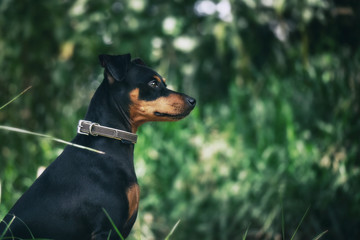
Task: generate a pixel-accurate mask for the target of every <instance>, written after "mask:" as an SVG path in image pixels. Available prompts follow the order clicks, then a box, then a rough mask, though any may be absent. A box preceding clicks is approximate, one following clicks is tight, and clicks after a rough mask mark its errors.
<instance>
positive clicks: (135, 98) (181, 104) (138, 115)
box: [130, 88, 187, 133]
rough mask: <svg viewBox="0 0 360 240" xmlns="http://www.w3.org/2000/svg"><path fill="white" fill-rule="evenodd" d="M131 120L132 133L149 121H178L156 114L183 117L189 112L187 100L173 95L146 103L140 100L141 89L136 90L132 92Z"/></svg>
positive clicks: (178, 95)
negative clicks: (156, 113)
mask: <svg viewBox="0 0 360 240" xmlns="http://www.w3.org/2000/svg"><path fill="white" fill-rule="evenodd" d="M130 100H131V104H130V119H131V123H132V132H134V133H135V132H136V131H137V128H138V127H139V126H140V125H141V124H143V123H145V122H149V121H177V120H180V118H174V117H171V116H156V115H155V112H158V113H162V114H168V115H182V114H184V112H185V111H187V104H186V102H185V99H184V98H183V97H182V96H181V95H180V94H176V93H171V94H170V95H169V96H166V97H159V98H158V99H155V100H154V101H145V100H140V99H139V89H138V88H136V89H134V90H132V91H131V92H130Z"/></svg>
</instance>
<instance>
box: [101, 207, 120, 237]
mask: <svg viewBox="0 0 360 240" xmlns="http://www.w3.org/2000/svg"><path fill="white" fill-rule="evenodd" d="M102 210H103V211H104V213H105V215H106V217H107V218H108V219H109V221H110V223H111V225H112V226H113V228H114V229H115V232H116V233H117V234H118V235H119V237H120V238H121V240H124V237H123V236H122V235H121V233H120V231H119V229H118V228H117V227H116V225H115V223H114V221H113V220H112V219H111V217H110V215H109V214H108V212H107V211H106V210H105V208H102Z"/></svg>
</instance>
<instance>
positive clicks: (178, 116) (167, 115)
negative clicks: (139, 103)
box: [154, 112, 190, 119]
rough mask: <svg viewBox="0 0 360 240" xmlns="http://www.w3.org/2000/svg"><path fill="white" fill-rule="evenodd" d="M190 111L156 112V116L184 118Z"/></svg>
mask: <svg viewBox="0 0 360 240" xmlns="http://www.w3.org/2000/svg"><path fill="white" fill-rule="evenodd" d="M189 113H190V112H185V113H182V114H168V113H161V112H154V115H155V116H158V117H165V118H172V119H182V118H184V117H186V116H187V115H188V114H189Z"/></svg>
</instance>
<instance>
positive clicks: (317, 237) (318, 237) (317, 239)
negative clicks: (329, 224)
mask: <svg viewBox="0 0 360 240" xmlns="http://www.w3.org/2000/svg"><path fill="white" fill-rule="evenodd" d="M327 232H328V230H325V231H323V232H322V233H320V234H319V235H317V236H316V237H314V238H313V240H319V239H320V238H321V237H322V236H323V235H325V233H327Z"/></svg>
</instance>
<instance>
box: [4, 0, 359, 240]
mask: <svg viewBox="0 0 360 240" xmlns="http://www.w3.org/2000/svg"><path fill="white" fill-rule="evenodd" d="M226 2H227V1H225V0H223V1H221V3H222V4H223V5H222V6H223V7H222V8H221V7H220V6H221V5H217V6H218V7H217V8H216V9H215V10H214V11H215V12H213V13H211V12H209V11H208V12H206V11H205V12H204V11H203V12H202V10H201V7H200V5H199V4H200V3H201V2H200V1H198V2H195V1H189V0H179V1H168V2H166V1H165V2H164V1H158V0H155V1H151V2H150V1H146V0H134V1H130V0H129V1H107V0H105V1H88V0H78V1H68V0H64V1H39V2H34V1H30V0H23V1H21V2H16V3H15V2H14V1H11V0H3V1H0V36H1V38H0V72H1V74H0V106H2V105H4V104H5V103H7V102H8V101H9V100H10V99H12V97H13V96H16V95H17V94H18V93H19V92H21V91H22V90H23V89H25V88H26V87H28V86H30V85H31V86H33V87H32V89H31V90H30V91H28V92H27V93H26V94H25V95H23V96H21V97H20V98H18V99H17V100H16V101H14V102H12V103H11V104H9V105H8V106H7V107H6V108H4V109H1V110H0V125H7V126H14V127H19V128H22V129H27V130H29V131H34V132H39V133H46V134H48V135H51V136H56V137H57V138H60V139H65V140H71V138H72V137H73V136H74V135H75V132H76V125H77V121H78V120H79V119H81V118H82V117H83V116H84V114H85V111H86V107H87V104H88V103H89V101H90V98H91V95H92V94H93V92H94V90H95V89H96V87H97V86H98V85H99V83H100V81H101V80H102V69H101V67H100V66H99V65H98V63H97V55H98V54H100V53H109V54H111V53H112V54H120V53H127V52H131V53H132V55H133V57H141V58H143V59H144V60H145V62H146V63H147V64H148V65H150V66H151V67H154V68H155V69H157V70H158V72H159V73H160V74H162V75H163V76H164V77H166V78H167V82H168V83H169V85H171V87H172V88H175V89H177V90H180V91H183V92H186V93H187V94H189V95H191V96H194V97H196V98H197V100H198V105H197V107H196V109H195V110H194V112H193V113H192V114H191V115H190V116H189V117H188V118H186V119H184V120H183V121H180V122H177V123H150V124H146V125H144V126H142V127H140V129H139V142H138V144H137V145H136V148H135V158H136V159H135V162H136V169H137V174H138V177H139V182H140V186H141V202H140V211H139V217H138V221H137V223H136V225H135V228H134V230H133V232H134V233H135V234H132V235H131V236H130V237H129V238H130V239H140V238H141V239H147V238H155V239H159V238H160V239H164V238H165V236H167V235H168V233H169V232H170V230H171V227H172V225H173V224H174V223H175V222H176V221H178V219H181V224H180V225H179V226H178V227H177V230H176V232H175V233H174V234H173V235H172V237H171V238H172V239H239V238H241V237H242V236H243V235H244V233H246V234H245V235H246V239H259V238H261V239H279V238H281V237H280V236H281V235H286V236H282V238H283V239H290V238H291V237H292V235H291V234H292V233H294V232H295V230H296V228H297V226H298V220H299V219H301V218H302V217H303V216H304V213H305V212H307V211H306V209H307V207H308V206H309V205H311V206H312V207H311V209H310V210H309V212H307V214H306V216H307V217H306V218H305V219H304V221H303V222H302V225H301V227H300V228H299V230H298V231H297V233H296V235H295V238H294V239H310V238H315V239H318V238H320V237H321V236H323V235H324V233H325V232H326V231H327V230H328V232H326V234H325V237H326V239H354V238H356V237H357V236H359V234H360V233H359V230H358V227H357V226H359V225H360V220H359V216H360V193H359V192H360V191H359V189H360V168H359V159H360V148H359V133H360V120H359V115H360V114H359V111H360V106H359V103H360V99H359V96H360V87H359V86H360V84H359V69H360V51H359V44H358V43H359V42H360V30H359V27H358V24H359V22H360V21H359V20H360V19H359V18H360V15H359V13H358V12H357V11H358V9H360V8H359V7H360V2H357V1H353V2H347V3H343V2H341V1H330V0H329V1H324V0H311V1H310V0H307V1H281V0H274V1H272V0H255V1H250V0H239V1H237V0H230V1H229V2H228V3H230V9H231V12H227V11H226V6H225V5H226ZM207 3H208V4H209V3H210V5H211V1H207ZM216 3H219V2H218V1H216ZM224 4H225V5H224ZM212 6H216V5H214V4H213V5H212ZM224 6H225V7H224ZM207 9H209V6H208V8H207ZM216 11H217V12H216ZM0 136H1V137H0V184H1V185H0V186H1V196H0V218H1V217H2V216H3V215H4V214H5V213H6V212H7V211H8V210H9V208H10V207H11V206H12V205H13V203H14V202H15V201H16V199H18V198H19V197H20V196H21V194H22V193H23V192H24V191H25V190H26V189H27V188H28V187H29V186H30V185H31V183H32V182H33V181H34V179H35V177H36V172H37V170H38V168H39V167H40V166H47V165H49V164H50V163H51V162H52V161H53V160H54V159H55V158H56V156H57V155H58V154H59V153H60V152H61V150H62V148H63V146H62V145H59V144H56V143H54V142H49V141H47V140H46V139H38V138H36V137H33V136H28V135H23V134H15V133H9V132H5V131H1V132H0ZM282 212H284V213H282ZM247 226H250V227H248V228H247ZM284 227H285V228H286V232H285V230H284Z"/></svg>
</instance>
